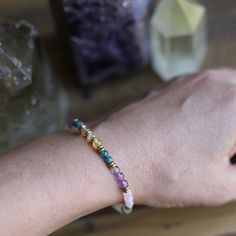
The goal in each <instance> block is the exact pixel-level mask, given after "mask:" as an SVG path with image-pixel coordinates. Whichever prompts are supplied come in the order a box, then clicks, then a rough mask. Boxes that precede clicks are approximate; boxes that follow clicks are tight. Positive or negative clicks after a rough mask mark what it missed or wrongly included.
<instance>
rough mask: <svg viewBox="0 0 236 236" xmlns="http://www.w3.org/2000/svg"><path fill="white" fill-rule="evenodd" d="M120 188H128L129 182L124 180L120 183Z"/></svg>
mask: <svg viewBox="0 0 236 236" xmlns="http://www.w3.org/2000/svg"><path fill="white" fill-rule="evenodd" d="M119 186H120V188H127V187H128V182H127V180H125V179H123V180H121V181H119Z"/></svg>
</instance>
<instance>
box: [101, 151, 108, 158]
mask: <svg viewBox="0 0 236 236" xmlns="http://www.w3.org/2000/svg"><path fill="white" fill-rule="evenodd" d="M99 154H100V156H101V157H102V158H103V159H105V158H107V157H109V153H108V151H106V150H103V151H101V152H100V153H99Z"/></svg>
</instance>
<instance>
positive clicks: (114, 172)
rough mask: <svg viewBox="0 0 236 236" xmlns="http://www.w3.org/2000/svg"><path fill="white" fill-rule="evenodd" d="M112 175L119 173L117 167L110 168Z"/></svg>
mask: <svg viewBox="0 0 236 236" xmlns="http://www.w3.org/2000/svg"><path fill="white" fill-rule="evenodd" d="M112 173H113V174H118V173H120V168H119V167H118V166H115V167H113V168H112Z"/></svg>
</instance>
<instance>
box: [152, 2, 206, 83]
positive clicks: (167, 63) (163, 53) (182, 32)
mask: <svg viewBox="0 0 236 236" xmlns="http://www.w3.org/2000/svg"><path fill="white" fill-rule="evenodd" d="M205 15H206V11H205V8H204V7H203V6H201V5H199V4H198V3H196V2H194V1H188V0H162V1H160V3H159V4H158V6H157V8H156V10H155V12H154V15H153V17H152V19H151V26H150V27H151V30H150V31H151V57H152V68H153V70H154V71H155V72H156V73H158V74H159V75H160V77H161V78H162V79H163V80H166V81H168V80H170V79H172V78H173V77H176V76H180V75H183V74H190V73H194V72H197V71H198V70H199V69H200V67H201V64H202V62H203V59H204V57H205V54H206V50H207V36H206V21H205V19H206V17H205Z"/></svg>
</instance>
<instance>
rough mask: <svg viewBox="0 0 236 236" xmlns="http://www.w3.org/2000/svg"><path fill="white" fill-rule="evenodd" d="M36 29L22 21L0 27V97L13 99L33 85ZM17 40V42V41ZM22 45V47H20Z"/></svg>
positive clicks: (3, 24)
mask: <svg viewBox="0 0 236 236" xmlns="http://www.w3.org/2000/svg"><path fill="white" fill-rule="evenodd" d="M34 33H35V28H34V27H33V26H32V25H30V24H28V23H26V22H24V21H22V22H18V23H16V24H11V23H8V22H6V23H2V24H1V26H0V90H1V93H0V96H1V97H6V96H7V97H12V96H15V95H17V94H18V93H19V92H20V91H21V90H22V89H24V88H26V87H28V86H29V85H31V84H32V66H33V64H32V59H33V53H34V47H35V46H34V43H33V37H34ZM16 40H17V41H16ZM19 45H20V47H19Z"/></svg>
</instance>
